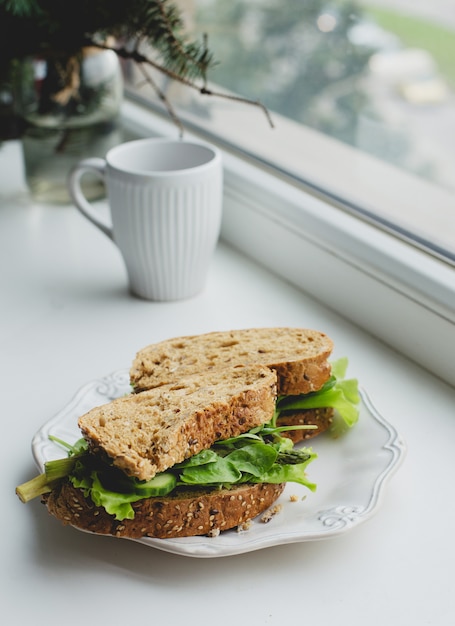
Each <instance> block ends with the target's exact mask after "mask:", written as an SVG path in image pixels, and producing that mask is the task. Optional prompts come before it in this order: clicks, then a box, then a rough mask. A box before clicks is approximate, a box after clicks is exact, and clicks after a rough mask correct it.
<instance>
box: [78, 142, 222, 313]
mask: <svg viewBox="0 0 455 626" xmlns="http://www.w3.org/2000/svg"><path fill="white" fill-rule="evenodd" d="M86 172H91V173H95V174H97V175H99V176H100V177H101V178H102V179H103V180H104V182H105V185H106V189H107V198H108V203H109V208H110V213H111V217H112V226H111V225H110V223H108V222H106V221H105V220H104V219H103V218H102V216H101V213H100V211H97V209H96V207H95V206H94V205H92V204H90V203H89V202H88V201H87V199H86V198H85V197H84V194H83V192H82V190H81V178H82V176H83V174H84V173H86ZM222 187H223V174H222V161H221V154H220V152H219V151H218V150H217V149H216V148H215V147H213V146H209V145H206V144H202V143H192V142H188V141H183V140H182V141H179V140H169V139H140V140H137V141H130V142H127V143H124V144H121V145H119V146H116V147H115V148H112V149H111V150H110V151H109V152H108V153H107V155H106V158H105V159H99V158H89V159H84V160H83V161H81V162H80V163H79V164H78V165H76V166H75V167H74V168H73V169H72V170H71V172H70V175H69V179H68V189H69V192H70V194H71V197H72V199H73V201H74V204H75V205H76V207H77V208H78V209H79V210H80V211H81V212H82V214H83V215H84V216H85V217H87V218H88V219H89V220H90V221H91V222H92V223H93V224H95V226H97V227H98V228H100V229H101V230H102V231H103V232H104V233H105V234H106V235H107V236H108V237H110V238H111V239H112V240H113V241H114V243H115V244H116V245H117V246H118V248H119V249H120V252H121V254H122V256H123V259H124V261H125V265H126V269H127V273H128V279H129V286H130V290H131V292H132V293H133V294H134V295H136V296H139V297H141V298H145V299H147V300H161V301H164V300H168V301H170V300H180V299H184V298H189V297H191V296H194V295H196V294H197V293H199V292H200V291H202V289H203V288H204V286H205V283H206V278H207V273H208V267H209V262H210V259H211V257H212V254H213V252H214V249H215V246H216V243H217V241H218V237H219V233H220V227H221V215H222Z"/></svg>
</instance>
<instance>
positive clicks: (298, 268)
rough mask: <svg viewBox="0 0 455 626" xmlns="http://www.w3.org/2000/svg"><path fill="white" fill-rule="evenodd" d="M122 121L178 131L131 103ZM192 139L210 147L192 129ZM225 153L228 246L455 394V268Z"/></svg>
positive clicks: (140, 132) (146, 131) (158, 131)
mask: <svg viewBox="0 0 455 626" xmlns="http://www.w3.org/2000/svg"><path fill="white" fill-rule="evenodd" d="M122 121H123V124H124V125H125V127H126V129H128V130H129V131H130V132H131V133H133V134H135V135H137V136H172V137H175V134H176V132H177V131H176V128H175V125H174V124H173V123H172V122H171V121H169V118H167V117H165V116H162V115H160V114H159V113H158V112H156V111H152V110H151V108H150V107H148V106H144V105H143V104H139V103H138V102H136V101H133V100H132V99H130V98H128V97H127V98H126V100H125V103H124V106H123V109H122ZM185 138H195V139H200V140H207V137H204V136H201V135H200V134H198V133H197V132H195V129H194V127H193V126H192V127H191V129H190V130H188V131H186V132H185ZM209 139H210V141H212V142H213V143H216V142H217V140H216V137H214V136H210V138H209ZM219 147H220V149H221V150H222V152H223V158H224V170H225V186H224V209H223V210H224V214H223V223H222V231H221V238H222V239H223V240H224V241H225V242H227V243H228V244H230V245H231V246H233V247H234V248H236V249H237V250H239V251H240V252H241V253H243V254H245V255H247V256H248V257H250V258H252V259H254V260H255V261H257V262H258V263H259V264H261V265H262V266H264V267H266V268H268V269H269V270H270V271H272V272H274V273H275V274H277V275H279V276H280V277H282V278H283V279H284V280H286V281H287V282H289V283H291V284H293V285H295V286H296V287H298V288H299V289H302V290H303V291H305V292H306V293H308V294H310V295H311V296H313V297H314V298H315V299H317V300H318V301H320V302H321V303H323V304H324V305H325V306H327V307H328V308H330V309H332V310H334V311H335V312H337V313H339V314H341V315H342V316H343V317H345V318H346V319H347V320H349V321H351V322H353V323H354V324H356V325H357V326H359V327H360V328H362V329H364V330H366V331H367V332H369V333H371V334H373V335H374V336H376V337H377V338H379V339H380V340H382V341H384V342H385V343H386V344H388V345H390V346H392V347H393V348H395V349H396V350H397V351H398V352H400V353H401V354H403V355H405V356H406V357H408V358H410V359H411V360H413V361H415V362H416V363H418V364H419V365H421V366H422V367H423V368H425V369H427V370H429V371H430V372H432V373H433V374H435V375H437V376H438V377H440V378H441V379H442V380H444V381H446V382H448V383H449V384H451V385H454V386H455V359H453V354H452V353H453V347H452V346H453V345H455V268H454V267H452V266H451V265H449V264H447V263H446V262H444V261H442V260H440V259H438V258H436V257H434V256H432V255H430V254H428V253H427V252H425V251H424V250H422V249H419V248H418V247H416V246H415V245H413V244H411V243H409V242H408V241H406V240H401V239H398V238H397V237H396V236H395V235H394V234H392V233H391V232H387V231H386V230H383V229H380V228H379V227H377V226H376V225H374V224H373V223H371V222H369V221H368V220H363V219H361V218H360V217H358V216H355V215H353V214H351V213H349V212H346V211H343V210H341V209H340V207H339V206H337V205H336V203H335V202H331V201H330V199H329V198H322V197H319V196H318V195H317V194H316V193H315V192H314V190H311V189H308V188H304V187H303V186H299V185H298V184H297V183H296V182H295V181H291V180H290V179H286V178H284V177H282V176H280V175H279V173H274V172H272V171H271V170H270V169H269V168H268V167H267V166H266V165H265V164H264V163H261V162H255V161H253V159H251V158H249V157H248V156H247V155H246V154H245V153H242V152H241V151H239V152H237V153H236V151H235V150H234V149H233V148H232V146H230V147H227V146H226V144H225V142H223V141H221V142H220V145H219Z"/></svg>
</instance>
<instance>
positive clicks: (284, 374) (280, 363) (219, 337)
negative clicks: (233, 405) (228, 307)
mask: <svg viewBox="0 0 455 626" xmlns="http://www.w3.org/2000/svg"><path fill="white" fill-rule="evenodd" d="M332 349H333V342H332V340H331V339H330V338H329V337H327V335H325V334H324V333H321V332H319V331H315V330H308V329H301V328H249V329H244V330H232V331H227V332H212V333H207V334H203V335H194V336H188V337H179V338H175V339H168V340H165V341H162V342H160V343H156V344H153V345H150V346H147V347H146V348H143V349H142V350H140V351H139V352H138V353H137V355H136V358H135V359H134V361H133V364H132V367H131V370H130V378H131V383H132V385H133V387H134V389H135V391H137V392H140V391H144V390H146V389H151V388H154V387H158V386H160V385H164V384H169V383H171V382H173V381H175V380H179V378H180V377H181V376H186V375H187V374H188V373H192V372H194V371H199V372H203V371H207V370H213V369H218V368H223V367H226V366H232V365H237V364H249V363H261V364H263V365H266V366H267V367H270V368H271V369H273V370H275V371H276V373H277V379H278V395H294V394H300V393H309V392H311V391H317V390H318V389H320V388H321V387H322V385H323V384H324V383H325V382H326V381H327V380H328V379H329V378H330V374H331V367H330V364H329V363H328V362H327V359H328V357H329V356H330V354H331V352H332Z"/></svg>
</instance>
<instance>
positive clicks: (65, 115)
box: [16, 48, 123, 204]
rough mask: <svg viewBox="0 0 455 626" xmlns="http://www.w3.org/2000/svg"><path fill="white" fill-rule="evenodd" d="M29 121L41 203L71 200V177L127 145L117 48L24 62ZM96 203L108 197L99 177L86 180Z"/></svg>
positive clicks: (32, 182) (29, 150) (26, 149)
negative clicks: (79, 166)
mask: <svg viewBox="0 0 455 626" xmlns="http://www.w3.org/2000/svg"><path fill="white" fill-rule="evenodd" d="M16 97H17V100H18V103H19V110H20V113H21V115H22V117H23V119H24V120H25V123H26V130H25V132H24V134H23V137H22V140H23V154H24V163H25V175H26V180H27V184H28V187H29V189H30V192H31V194H32V195H33V197H34V198H35V200H37V201H38V202H45V203H52V204H54V203H55V204H65V203H68V202H70V198H69V195H68V191H67V186H66V183H67V176H68V172H69V171H70V169H71V167H72V166H73V165H75V164H76V163H77V162H78V161H80V160H81V159H83V158H86V157H92V156H100V157H103V156H104V155H105V154H106V152H107V151H108V150H109V149H110V148H111V147H113V146H114V145H116V144H118V143H120V142H121V141H122V133H121V130H120V127H119V124H118V114H119V110H120V105H121V102H122V98H123V79H122V73H121V68H120V63H119V60H118V57H117V55H116V54H115V52H113V51H112V50H100V49H97V48H84V49H83V50H81V51H80V52H78V53H77V54H74V55H68V54H65V55H64V54H54V55H48V56H46V57H45V58H44V57H43V58H29V59H26V60H24V61H22V63H21V67H20V71H19V74H18V93H17V94H16ZM83 188H84V193H85V194H87V197H89V198H90V199H91V200H96V199H97V198H100V197H102V196H103V195H104V193H105V192H104V186H103V184H102V183H101V181H100V180H99V179H97V178H96V177H94V176H93V177H89V176H87V177H84V180H83Z"/></svg>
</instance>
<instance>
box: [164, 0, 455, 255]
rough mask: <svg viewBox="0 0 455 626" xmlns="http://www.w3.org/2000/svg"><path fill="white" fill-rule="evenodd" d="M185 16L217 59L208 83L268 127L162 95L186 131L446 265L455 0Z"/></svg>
mask: <svg viewBox="0 0 455 626" xmlns="http://www.w3.org/2000/svg"><path fill="white" fill-rule="evenodd" d="M181 4H182V5H183V6H184V7H185V10H186V12H187V17H188V18H189V21H190V23H191V25H192V28H193V31H194V33H196V34H201V35H202V33H206V34H207V35H208V42H209V48H210V49H211V50H212V51H213V53H214V56H215V58H216V59H217V60H218V61H219V63H218V65H216V66H215V67H214V68H213V69H212V71H211V73H210V76H209V79H210V81H211V84H212V83H214V84H216V85H220V86H222V87H224V88H226V89H228V90H229V91H231V92H233V93H235V94H241V95H242V96H245V97H247V98H251V99H253V100H256V99H260V100H261V102H263V103H264V105H266V106H267V107H268V108H269V109H270V111H271V112H272V114H273V115H272V116H273V119H274V122H275V126H276V128H275V129H274V130H273V131H271V130H270V129H269V128H268V126H267V123H266V122H265V120H263V119H262V118H261V113H260V111H259V110H258V109H255V110H254V112H253V111H252V110H249V111H248V112H247V111H246V110H245V108H246V106H245V105H241V104H239V103H229V102H223V101H222V100H220V99H217V98H213V99H211V98H208V100H209V102H208V100H207V97H205V98H202V99H201V98H198V97H195V96H194V97H193V96H192V95H191V96H190V95H189V94H188V93H187V92H186V91H185V90H179V89H174V91H172V89H171V91H170V92H169V97H172V98H174V100H175V98H176V99H177V102H178V101H179V98H181V100H182V105H183V107H184V111H186V112H187V113H188V115H189V118H188V119H190V120H191V121H193V122H194V123H196V124H199V125H200V126H201V127H202V128H203V129H205V130H207V131H209V132H211V133H216V134H219V135H220V137H222V138H224V139H225V140H226V141H228V142H230V143H234V144H236V145H238V146H239V147H241V148H242V149H243V150H244V151H246V152H248V153H249V154H253V155H255V156H257V157H259V158H260V159H261V160H262V161H265V162H267V163H271V164H272V165H274V166H275V167H277V168H279V169H280V170H281V171H285V172H287V173H288V174H289V175H290V176H292V177H293V178H294V179H298V180H301V181H303V182H305V183H307V184H308V185H309V186H311V187H312V188H315V189H317V190H318V191H320V192H323V193H326V194H328V195H329V196H331V198H332V199H334V200H336V201H338V202H340V203H341V204H342V205H343V206H344V207H345V208H348V209H349V210H353V211H359V212H360V213H361V214H362V215H363V216H364V217H366V218H368V219H377V220H378V221H379V222H380V223H382V224H383V225H384V226H386V227H388V228H393V229H396V231H397V232H399V233H401V234H402V235H404V236H406V237H412V238H413V239H414V241H416V242H418V243H419V244H421V245H425V246H429V247H430V248H431V249H432V250H433V251H434V252H437V253H438V254H442V255H443V256H444V257H445V258H446V259H447V260H451V261H454V260H455V61H454V59H455V4H454V3H453V1H452V0H432V1H431V2H428V1H427V0H359V1H351V0H328V1H325V0H300V1H299V0H229V1H228V2H227V1H226V0H194V2H183V3H181ZM252 108H253V107H251V109H252ZM183 115H185V113H183ZM253 118H254V119H253Z"/></svg>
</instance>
